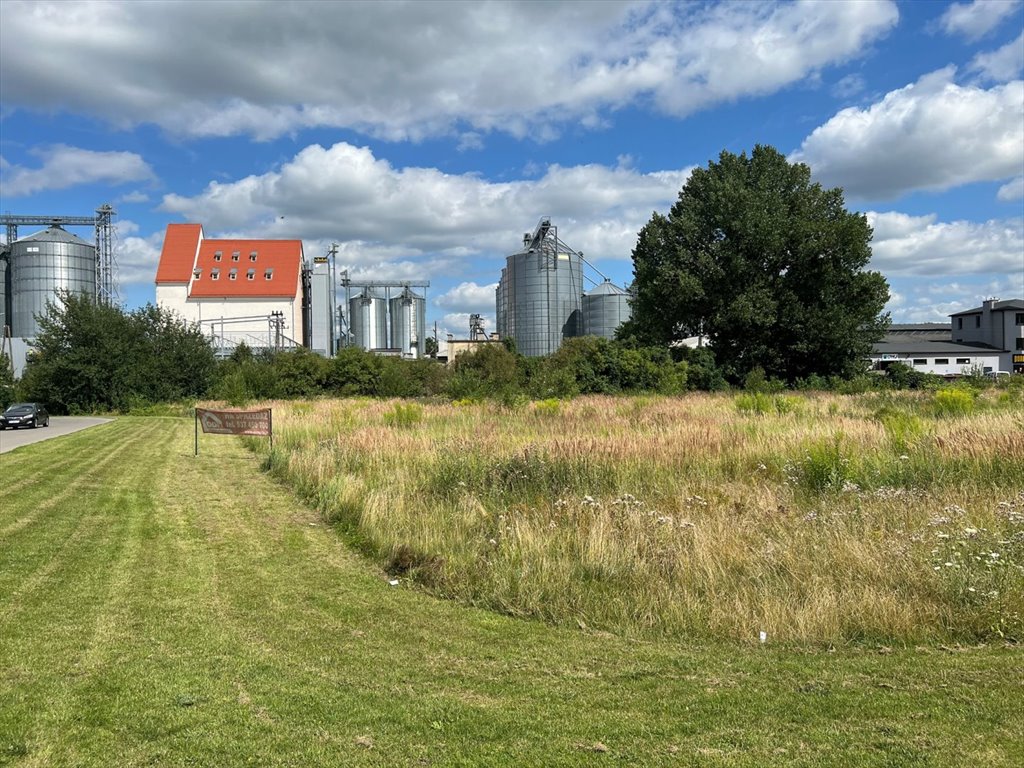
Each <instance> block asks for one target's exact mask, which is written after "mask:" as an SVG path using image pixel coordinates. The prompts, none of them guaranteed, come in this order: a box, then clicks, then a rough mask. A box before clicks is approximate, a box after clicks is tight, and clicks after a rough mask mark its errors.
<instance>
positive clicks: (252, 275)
mask: <svg viewBox="0 0 1024 768" xmlns="http://www.w3.org/2000/svg"><path fill="white" fill-rule="evenodd" d="M245 279H246V280H255V279H256V270H255V269H250V270H249V271H247V272H246V273H245Z"/></svg>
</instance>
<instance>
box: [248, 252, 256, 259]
mask: <svg viewBox="0 0 1024 768" xmlns="http://www.w3.org/2000/svg"><path fill="white" fill-rule="evenodd" d="M249 261H256V251H253V252H252V253H250V254H249Z"/></svg>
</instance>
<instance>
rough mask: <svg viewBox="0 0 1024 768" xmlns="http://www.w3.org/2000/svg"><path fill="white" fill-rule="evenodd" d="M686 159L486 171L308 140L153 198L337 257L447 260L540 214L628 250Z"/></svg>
mask: <svg viewBox="0 0 1024 768" xmlns="http://www.w3.org/2000/svg"><path fill="white" fill-rule="evenodd" d="M688 175H689V169H683V170H673V171H657V172H653V173H641V172H639V171H636V170H634V169H631V168H628V167H622V166H616V167H607V166H602V165H581V166H573V167H562V166H557V165H553V166H550V167H548V169H547V171H546V172H545V173H544V175H543V176H541V177H540V178H538V179H530V180H517V181H507V182H491V181H488V180H486V179H483V178H481V177H479V176H477V175H475V174H463V175H452V174H446V173H443V172H441V171H439V170H437V169H436V168H416V167H406V168H395V167H394V166H392V165H391V164H390V163H388V162H387V161H386V160H381V159H378V158H376V157H375V156H374V155H373V152H372V151H370V150H369V149H368V148H366V147H354V146H352V145H350V144H346V143H338V144H335V145H334V146H332V147H329V148H324V147H321V146H319V145H312V146H309V147H306V148H305V149H303V150H302V151H300V152H299V153H298V154H297V155H296V156H295V157H294V158H293V159H292V160H290V161H289V162H287V163H285V164H284V165H283V166H282V167H281V168H279V169H278V170H275V171H272V172H269V173H266V174H263V175H259V176H248V177H246V178H244V179H240V180H238V181H235V182H230V183H223V182H216V181H213V182H210V184H209V185H208V186H207V187H206V189H205V190H204V191H203V192H202V193H200V194H198V195H196V196H194V197H184V196H181V195H175V194H171V195H166V196H164V199H163V204H162V205H161V208H162V209H163V210H165V211H167V212H170V213H173V214H177V215H180V216H181V217H183V218H186V219H189V220H191V221H199V222H202V223H203V225H204V226H205V228H206V230H207V232H218V233H221V234H225V233H232V234H233V233H238V234H243V235H245V236H249V237H256V236H265V237H305V238H307V240H317V239H319V240H323V241H331V240H334V241H336V242H338V243H340V244H341V246H340V253H339V263H346V264H348V265H349V266H351V267H352V268H354V269H356V268H367V267H369V266H371V265H379V264H382V263H386V264H391V265H394V264H396V263H400V262H406V263H409V264H419V265H421V272H420V275H419V276H421V277H422V276H429V274H430V273H429V268H430V267H431V265H433V268H438V269H439V268H444V269H446V270H450V269H452V268H453V266H454V265H457V264H462V265H464V266H466V267H467V268H468V267H470V266H471V264H470V260H471V259H472V258H473V257H476V256H478V255H480V254H486V255H491V256H496V255H500V254H502V253H511V252H512V251H514V250H515V249H516V248H517V247H518V246H519V244H520V243H521V238H522V233H523V232H524V231H526V230H527V229H531V228H532V227H533V225H534V224H535V223H536V222H537V220H538V218H539V217H541V216H543V215H550V216H552V217H554V219H555V223H556V224H558V225H560V227H561V231H562V232H563V233H564V234H563V238H564V239H565V240H566V241H567V242H569V244H570V245H572V246H573V247H575V248H577V249H579V250H584V251H585V252H586V253H587V255H588V258H592V259H595V260H599V259H604V258H615V259H624V258H628V257H629V254H630V251H631V250H632V248H633V245H634V244H635V240H636V233H637V232H638V231H639V230H640V228H641V227H642V226H643V225H644V224H645V223H646V222H647V220H648V218H649V217H650V214H651V211H652V210H655V209H659V210H664V209H665V208H667V207H668V206H670V205H671V204H672V202H674V201H675V199H676V197H677V195H678V192H679V190H680V188H681V187H682V185H683V184H684V182H685V181H686V179H687V177H688Z"/></svg>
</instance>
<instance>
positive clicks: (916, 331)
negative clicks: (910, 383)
mask: <svg viewBox="0 0 1024 768" xmlns="http://www.w3.org/2000/svg"><path fill="white" fill-rule="evenodd" d="M950 318H951V320H952V322H951V323H950V324H948V325H947V324H944V323H924V324H920V325H892V326H890V328H889V330H888V332H887V334H886V336H885V338H884V339H883V340H882V341H880V342H878V343H877V344H875V345H874V348H873V350H872V354H871V363H872V368H874V369H875V370H882V371H884V370H885V369H886V368H888V367H889V366H890V365H892V364H893V363H903V364H905V365H908V366H910V367H912V368H914V369H915V370H918V371H921V372H923V373H933V374H935V375H937V376H946V377H955V376H964V375H968V374H971V373H993V372H997V371H1006V372H1010V373H1024V300H1021V299H1012V300H1009V301H999V300H998V299H989V300H986V301H984V302H983V303H982V305H981V306H980V307H977V308H975V309H968V310H965V311H964V312H957V313H955V314H953V315H950Z"/></svg>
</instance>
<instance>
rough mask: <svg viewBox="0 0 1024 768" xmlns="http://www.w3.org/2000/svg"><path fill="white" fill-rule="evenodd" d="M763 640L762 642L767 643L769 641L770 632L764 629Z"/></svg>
mask: <svg viewBox="0 0 1024 768" xmlns="http://www.w3.org/2000/svg"><path fill="white" fill-rule="evenodd" d="M761 642H762V643H767V642H768V633H767V632H765V631H764V630H763V629H762V630H761Z"/></svg>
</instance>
